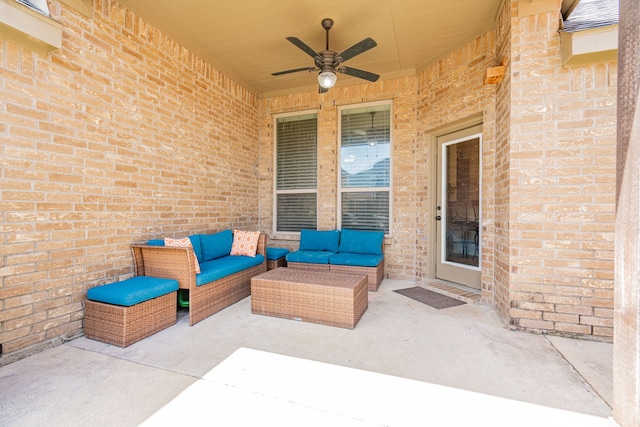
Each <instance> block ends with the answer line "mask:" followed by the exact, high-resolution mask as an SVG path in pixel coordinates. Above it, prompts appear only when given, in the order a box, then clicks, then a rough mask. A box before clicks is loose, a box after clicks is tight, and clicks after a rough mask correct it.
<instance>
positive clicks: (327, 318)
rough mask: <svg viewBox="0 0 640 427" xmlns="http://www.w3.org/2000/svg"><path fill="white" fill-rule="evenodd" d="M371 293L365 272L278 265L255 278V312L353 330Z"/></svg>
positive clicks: (252, 280)
mask: <svg viewBox="0 0 640 427" xmlns="http://www.w3.org/2000/svg"><path fill="white" fill-rule="evenodd" d="M368 295H369V293H368V289H367V276H365V275H355V274H341V273H331V272H314V273H311V274H310V273H309V272H308V271H304V270H297V269H290V268H277V269H275V270H271V271H267V272H266V273H263V274H260V275H258V276H255V277H253V278H252V279H251V312H252V313H254V314H263V315H267V316H275V317H282V318H285V319H294V320H301V321H304V322H311V323H320V324H323V325H329V326H338V327H341V328H349V329H353V328H355V327H356V325H357V323H358V321H359V320H360V318H361V317H362V315H363V314H364V312H365V311H366V310H367V307H368V304H369V300H368Z"/></svg>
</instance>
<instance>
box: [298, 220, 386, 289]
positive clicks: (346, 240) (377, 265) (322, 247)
mask: <svg viewBox="0 0 640 427" xmlns="http://www.w3.org/2000/svg"><path fill="white" fill-rule="evenodd" d="M383 241H384V233H383V232H382V231H361V230H350V229H346V228H343V229H342V231H340V230H321V231H316V230H302V231H301V232H300V248H299V250H297V251H295V252H291V253H289V254H288V255H287V256H286V260H287V266H288V267H289V268H300V269H305V270H308V271H333V272H338V273H350V274H364V275H366V276H367V280H368V288H369V290H370V291H377V290H378V287H379V286H380V283H381V282H382V279H383V277H384V254H383V246H384V245H383Z"/></svg>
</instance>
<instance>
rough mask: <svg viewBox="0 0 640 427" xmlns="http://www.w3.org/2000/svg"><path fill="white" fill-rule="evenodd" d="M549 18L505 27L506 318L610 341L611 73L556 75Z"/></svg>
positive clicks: (592, 69)
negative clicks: (507, 42) (508, 67)
mask: <svg viewBox="0 0 640 427" xmlns="http://www.w3.org/2000/svg"><path fill="white" fill-rule="evenodd" d="M558 7H559V6H558ZM558 19H559V13H558V12H554V13H545V14H539V15H533V16H528V17H522V18H518V17H515V16H514V17H512V19H511V32H512V36H511V88H510V91H511V93H510V98H511V99H510V105H511V106H510V117H509V122H510V135H509V139H510V142H509V146H508V151H509V153H508V160H509V166H508V173H509V179H508V193H509V201H508V209H509V213H508V224H509V225H508V230H509V234H508V237H507V239H508V248H509V258H508V265H509V270H508V271H509V290H510V298H509V299H510V301H511V306H510V309H509V318H510V323H511V324H513V325H514V326H516V327H520V328H526V329H533V330H545V331H554V332H557V333H566V334H585V335H593V336H594V337H610V336H612V332H613V251H614V225H615V217H614V214H615V190H616V189H615V180H616V179H615V178H616V169H615V149H616V103H615V99H616V75H617V70H616V64H615V63H611V64H597V65H589V66H584V67H576V68H569V69H566V68H562V67H561V65H560V41H559V37H558V33H557V31H558V22H559V20H558ZM505 184H506V182H505Z"/></svg>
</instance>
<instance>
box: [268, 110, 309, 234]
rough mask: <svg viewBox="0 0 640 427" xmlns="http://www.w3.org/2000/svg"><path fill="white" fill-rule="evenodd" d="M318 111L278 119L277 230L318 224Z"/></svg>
mask: <svg viewBox="0 0 640 427" xmlns="http://www.w3.org/2000/svg"><path fill="white" fill-rule="evenodd" d="M317 141H318V117H317V114H315V113H313V114H303V115H298V116H287V117H279V118H277V119H276V167H275V169H276V191H275V192H276V207H275V209H276V215H275V218H276V223H275V231H280V232H299V231H300V230H301V229H303V228H308V229H316V227H317V189H318V173H317V168H318V142H317Z"/></svg>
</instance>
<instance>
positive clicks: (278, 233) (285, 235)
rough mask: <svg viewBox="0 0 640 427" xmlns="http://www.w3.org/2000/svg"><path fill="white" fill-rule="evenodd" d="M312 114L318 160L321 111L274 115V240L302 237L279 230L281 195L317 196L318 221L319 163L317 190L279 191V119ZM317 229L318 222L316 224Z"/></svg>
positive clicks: (291, 232)
mask: <svg viewBox="0 0 640 427" xmlns="http://www.w3.org/2000/svg"><path fill="white" fill-rule="evenodd" d="M310 114H315V116H316V159H317V160H319V158H318V157H317V156H318V154H319V149H318V135H319V132H320V130H319V125H318V123H319V111H318V110H317V109H312V110H302V111H292V112H288V113H279V114H274V115H273V117H272V118H273V122H272V123H273V193H272V194H273V206H272V208H273V211H272V214H273V221H272V223H273V224H272V232H273V235H274V238H280V239H282V238H284V239H297V238H299V236H300V232H299V231H279V230H278V195H279V194H315V196H316V206H315V208H316V221H317V212H318V183H319V181H318V180H319V176H318V169H319V168H318V162H316V188H315V189H313V190H312V189H304V190H278V119H281V118H286V117H296V116H306V115H310ZM316 228H317V222H316Z"/></svg>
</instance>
